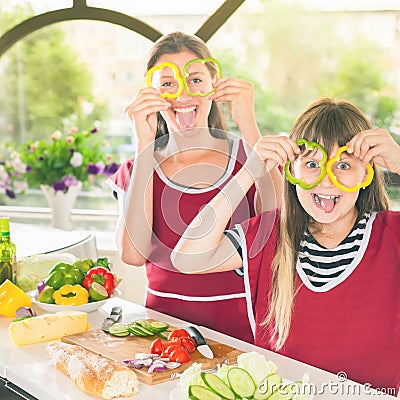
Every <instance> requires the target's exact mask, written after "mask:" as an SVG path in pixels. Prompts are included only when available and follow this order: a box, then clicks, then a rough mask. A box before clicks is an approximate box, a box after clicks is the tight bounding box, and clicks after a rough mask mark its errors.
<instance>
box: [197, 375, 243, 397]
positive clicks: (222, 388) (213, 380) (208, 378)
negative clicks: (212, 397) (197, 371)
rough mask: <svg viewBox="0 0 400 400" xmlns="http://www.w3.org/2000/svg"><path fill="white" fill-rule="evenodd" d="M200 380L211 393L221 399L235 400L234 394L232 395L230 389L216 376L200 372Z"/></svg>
mask: <svg viewBox="0 0 400 400" xmlns="http://www.w3.org/2000/svg"><path fill="white" fill-rule="evenodd" d="M201 379H202V380H203V382H204V383H205V384H206V385H207V386H208V387H209V388H210V389H211V390H212V391H214V392H215V393H217V394H218V395H219V396H221V397H222V398H223V399H228V400H235V398H236V396H235V393H233V391H232V389H231V388H230V387H229V386H228V385H227V384H226V383H225V382H224V381H223V380H222V379H221V378H220V377H218V376H217V375H215V374H210V373H207V372H202V373H201Z"/></svg>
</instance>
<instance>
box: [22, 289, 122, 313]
mask: <svg viewBox="0 0 400 400" xmlns="http://www.w3.org/2000/svg"><path fill="white" fill-rule="evenodd" d="M27 295H28V296H30V298H31V299H32V303H33V304H36V305H37V306H38V307H39V308H40V309H42V310H43V311H47V312H50V313H55V312H58V311H63V310H75V311H83V312H92V311H96V310H98V309H99V308H100V307H101V306H103V305H104V304H105V303H106V302H107V300H109V299H111V298H112V297H118V296H120V295H121V291H120V290H118V289H114V291H113V293H112V294H111V296H110V297H109V298H107V299H105V300H100V301H94V302H92V303H86V304H82V305H80V306H59V305H58V304H48V303H41V302H40V301H38V300H37V298H38V296H39V293H38V291H37V290H32V291H31V292H28V293H27Z"/></svg>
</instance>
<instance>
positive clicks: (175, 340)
mask: <svg viewBox="0 0 400 400" xmlns="http://www.w3.org/2000/svg"><path fill="white" fill-rule="evenodd" d="M181 339H182V338H179V337H174V338H171V339H170V340H167V341H166V342H164V347H168V346H175V345H179V346H180V345H181V344H182V342H181Z"/></svg>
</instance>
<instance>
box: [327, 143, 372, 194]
mask: <svg viewBox="0 0 400 400" xmlns="http://www.w3.org/2000/svg"><path fill="white" fill-rule="evenodd" d="M347 149H348V146H342V147H340V149H339V150H338V151H337V152H336V154H335V155H334V156H333V157H332V158H330V159H329V160H328V162H327V163H326V174H327V175H328V177H329V179H330V180H331V181H332V183H333V184H334V185H335V186H336V187H337V188H339V189H340V190H342V191H343V192H348V193H352V192H357V190H359V189H361V188H364V187H367V186H368V185H370V184H371V182H372V179H373V178H374V169H373V168H372V165H371V164H369V163H368V164H367V166H366V168H367V170H368V174H367V177H366V178H365V180H364V181H363V182H359V183H357V185H355V186H352V187H346V186H344V185H342V184H341V183H340V182H339V181H338V180H337V178H336V176H335V175H334V173H333V172H332V165H333V163H335V162H336V161H338V160H339V158H340V155H341V154H342V153H344V152H345V151H346V150H347Z"/></svg>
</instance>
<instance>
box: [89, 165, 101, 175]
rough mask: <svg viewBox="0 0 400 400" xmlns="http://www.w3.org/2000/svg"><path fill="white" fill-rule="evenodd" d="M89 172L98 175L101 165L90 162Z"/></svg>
mask: <svg viewBox="0 0 400 400" xmlns="http://www.w3.org/2000/svg"><path fill="white" fill-rule="evenodd" d="M87 172H88V174H91V175H97V174H98V173H99V172H100V167H99V166H98V165H97V164H88V166H87Z"/></svg>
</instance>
